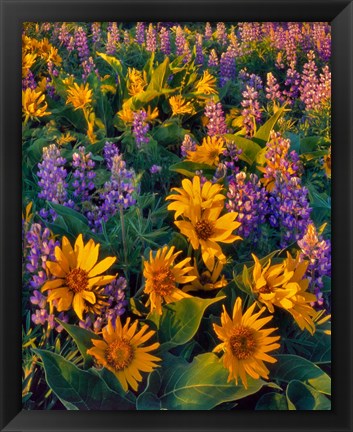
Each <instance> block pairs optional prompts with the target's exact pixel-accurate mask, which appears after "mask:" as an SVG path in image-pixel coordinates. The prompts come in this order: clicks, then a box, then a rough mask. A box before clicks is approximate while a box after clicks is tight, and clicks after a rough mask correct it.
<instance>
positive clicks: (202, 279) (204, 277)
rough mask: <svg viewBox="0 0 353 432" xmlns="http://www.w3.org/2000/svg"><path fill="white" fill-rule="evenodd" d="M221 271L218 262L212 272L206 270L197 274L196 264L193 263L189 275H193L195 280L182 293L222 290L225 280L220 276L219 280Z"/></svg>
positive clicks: (220, 265) (221, 268)
mask: <svg viewBox="0 0 353 432" xmlns="http://www.w3.org/2000/svg"><path fill="white" fill-rule="evenodd" d="M222 270H223V264H222V263H221V262H220V261H218V262H217V263H216V265H215V267H214V269H213V271H212V272H210V271H208V270H206V271H204V272H202V273H201V275H200V273H199V271H198V268H197V265H196V262H195V263H194V268H193V270H192V271H191V272H190V275H195V276H196V279H195V280H193V281H192V282H191V283H190V284H188V285H185V286H184V288H183V291H184V292H189V291H212V290H215V289H220V288H223V287H225V286H226V285H227V281H226V278H225V277H224V275H222V277H221V278H219V276H220V274H221V272H222Z"/></svg>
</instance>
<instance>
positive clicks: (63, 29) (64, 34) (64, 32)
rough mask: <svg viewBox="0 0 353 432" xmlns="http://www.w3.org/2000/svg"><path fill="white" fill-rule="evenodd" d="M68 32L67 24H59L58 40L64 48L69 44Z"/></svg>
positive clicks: (69, 36)
mask: <svg viewBox="0 0 353 432" xmlns="http://www.w3.org/2000/svg"><path fill="white" fill-rule="evenodd" d="M70 38H71V35H70V32H69V29H68V28H67V24H66V23H65V22H64V23H62V24H61V26H60V30H59V35H58V39H59V41H60V43H61V44H62V45H63V46H64V47H66V48H67V47H68V45H69V43H70Z"/></svg>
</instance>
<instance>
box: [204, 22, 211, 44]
mask: <svg viewBox="0 0 353 432" xmlns="http://www.w3.org/2000/svg"><path fill="white" fill-rule="evenodd" d="M211 37H212V27H211V24H210V23H209V22H207V23H206V25H205V40H206V41H208V40H210V39H211Z"/></svg>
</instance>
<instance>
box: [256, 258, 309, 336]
mask: <svg viewBox="0 0 353 432" xmlns="http://www.w3.org/2000/svg"><path fill="white" fill-rule="evenodd" d="M252 257H253V259H254V261H255V266H254V270H253V286H252V290H253V292H254V293H255V294H256V295H257V300H258V301H259V302H261V303H263V304H264V305H265V306H266V307H267V309H268V310H269V312H271V313H274V310H275V306H276V307H280V308H282V309H285V310H287V311H288V312H289V313H290V314H291V315H292V317H293V318H294V320H295V321H296V322H297V324H298V326H299V327H300V329H301V330H304V329H306V330H308V331H309V332H310V333H311V334H314V332H315V323H314V322H313V317H314V316H315V314H316V312H315V310H314V309H313V308H312V307H311V305H310V303H311V302H314V301H316V297H315V295H314V294H311V293H309V292H307V288H308V285H309V280H308V279H303V278H304V275H305V272H306V269H307V267H308V264H309V262H308V261H302V262H300V260H299V253H298V254H297V256H296V258H292V257H291V255H290V254H289V253H287V259H286V260H285V261H284V262H283V263H281V264H276V265H273V266H271V261H269V262H268V263H267V265H265V266H264V267H262V266H261V263H260V261H259V260H258V258H257V257H256V256H255V255H254V254H253V255H252Z"/></svg>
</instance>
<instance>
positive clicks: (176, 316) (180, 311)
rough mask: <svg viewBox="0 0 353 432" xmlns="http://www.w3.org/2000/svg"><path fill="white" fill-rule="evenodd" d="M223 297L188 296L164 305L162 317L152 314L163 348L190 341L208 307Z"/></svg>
mask: <svg viewBox="0 0 353 432" xmlns="http://www.w3.org/2000/svg"><path fill="white" fill-rule="evenodd" d="M222 299H224V297H217V298H214V299H201V298H198V297H192V298H186V299H182V300H180V301H178V302H175V303H170V304H167V305H165V306H163V314H162V316H161V317H157V316H156V315H150V316H149V319H150V320H151V321H153V322H154V323H155V324H156V325H157V327H158V336H159V341H160V343H161V344H162V347H161V348H162V349H164V350H166V349H171V348H174V347H176V346H178V345H182V344H185V343H186V342H188V341H189V340H190V339H191V338H192V337H193V336H194V335H195V334H196V332H197V330H198V328H199V325H200V323H201V319H202V317H203V314H204V313H205V310H206V308H208V307H209V306H211V305H212V304H214V303H217V302H219V301H220V300H222Z"/></svg>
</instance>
